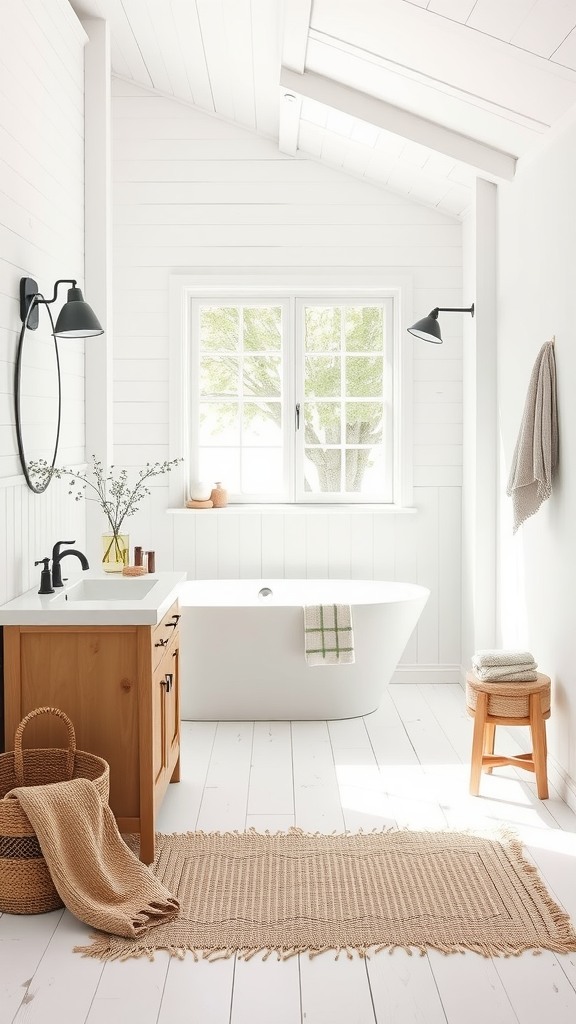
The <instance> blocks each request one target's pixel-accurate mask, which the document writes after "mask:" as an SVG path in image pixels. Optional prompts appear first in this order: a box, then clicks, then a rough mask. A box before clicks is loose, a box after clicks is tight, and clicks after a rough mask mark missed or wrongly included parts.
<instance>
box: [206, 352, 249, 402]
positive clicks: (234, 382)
mask: <svg viewBox="0 0 576 1024" xmlns="http://www.w3.org/2000/svg"><path fill="white" fill-rule="evenodd" d="M239 373H240V363H239V361H238V358H237V357H236V356H222V357H221V358H219V357H218V356H202V357H201V358H200V394H201V395H206V396H208V395H211V396H212V395H213V396H214V397H217V396H218V395H237V394H238V384H239Z"/></svg>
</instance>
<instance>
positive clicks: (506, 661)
mask: <svg viewBox="0 0 576 1024" xmlns="http://www.w3.org/2000/svg"><path fill="white" fill-rule="evenodd" d="M533 664H534V657H533V655H532V654H530V651H516V650H508V651H507V650H505V649H504V648H496V650H482V651H476V653H475V654H473V655H472V665H473V667H474V668H488V667H492V666H498V665H523V666H524V665H533Z"/></svg>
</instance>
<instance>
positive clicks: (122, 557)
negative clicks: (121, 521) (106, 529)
mask: <svg viewBox="0 0 576 1024" xmlns="http://www.w3.org/2000/svg"><path fill="white" fill-rule="evenodd" d="M129 551H130V538H129V535H128V534H127V533H103V534H102V568H103V569H104V572H122V569H123V568H124V566H125V565H128V559H129Z"/></svg>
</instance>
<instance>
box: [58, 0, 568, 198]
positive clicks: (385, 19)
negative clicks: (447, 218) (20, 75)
mask: <svg viewBox="0 0 576 1024" xmlns="http://www.w3.org/2000/svg"><path fill="white" fill-rule="evenodd" d="M71 2H72V6H73V8H74V9H75V11H76V12H77V14H78V15H79V16H80V17H81V18H84V17H96V18H105V19H106V20H107V21H108V22H109V25H110V33H111V45H112V69H113V73H114V74H115V75H118V76H119V77H122V78H125V79H128V80H130V81H133V82H136V83H138V84H140V85H142V86H145V87H147V88H152V89H155V90H157V91H158V92H160V93H161V94H163V95H167V96H173V97H175V98H176V99H178V100H181V101H183V102H185V103H190V104H192V105H194V106H197V107H200V108H201V109H202V110H205V111H207V112H210V113H215V114H217V115H219V116H220V117H224V118H227V119H229V120H233V121H235V122H237V123H238V124H240V125H242V126H244V127H246V128H249V129H251V130H252V131H254V132H257V133H259V134H263V135H266V136H269V137H272V138H274V139H277V140H278V145H279V147H280V149H281V150H282V151H283V152H285V153H290V154H293V155H294V156H296V155H297V154H298V153H302V154H306V155H309V156H313V157H315V158H317V159H318V160H321V161H323V162H325V163H326V164H328V165H329V166H331V167H337V168H340V169H342V170H344V171H346V172H348V173H349V174H352V175H354V176H356V177H360V178H364V179H366V180H368V181H370V183H372V184H376V185H380V186H383V187H386V188H390V189H393V190H394V191H396V192H400V193H404V194H408V195H410V196H411V198H413V199H414V200H416V201H419V202H423V203H426V204H427V205H432V206H436V207H438V208H439V209H441V210H443V211H444V212H447V213H451V214H455V215H457V216H461V215H463V214H464V213H465V212H466V210H467V208H468V206H469V203H470V198H471V186H472V184H473V181H474V178H475V175H476V174H481V175H482V176H484V177H487V178H489V179H491V180H493V181H499V180H510V179H511V178H512V177H513V176H514V171H515V162H516V159H517V158H518V157H519V156H522V155H524V154H527V153H529V152H530V150H532V149H534V147H536V146H538V145H540V144H541V141H542V139H543V137H544V136H545V135H546V133H547V132H548V131H549V130H550V128H551V127H552V126H553V125H555V124H556V123H557V122H558V121H559V120H560V119H561V118H563V117H564V116H569V115H568V111H569V110H570V108H571V107H573V106H574V105H575V104H576V0H353V2H352V0H71Z"/></svg>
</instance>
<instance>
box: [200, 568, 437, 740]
mask: <svg viewBox="0 0 576 1024" xmlns="http://www.w3.org/2000/svg"><path fill="white" fill-rule="evenodd" d="M429 594H430V591H429V590H427V589H426V588H425V587H420V586H416V585H415V584H411V583H379V582H375V581H372V580H369V581H364V580H263V579H262V580H195V581H190V582H188V583H183V584H182V585H181V589H180V604H181V609H180V610H181V614H182V617H181V620H180V627H181V631H180V640H181V642H180V679H181V715H182V718H183V719H186V720H198V721H246V720H247V721H257V720H264V721H269V720H294V719H304V720H314V719H336V718H355V717H357V716H359V715H366V714H368V713H369V712H371V711H374V710H375V709H376V708H377V707H378V705H379V703H380V701H381V699H382V694H383V692H384V688H385V687H386V686H387V685H388V683H389V681H390V677H391V675H392V673H393V671H394V669H395V668H396V665H397V664H398V661H399V659H400V656H401V654H402V651H403V650H404V648H405V646H406V644H407V642H408V639H409V637H410V634H411V633H412V630H413V629H414V627H415V625H416V623H417V621H418V618H419V616H420V613H421V611H422V609H423V608H424V605H425V604H426V601H427V600H428V597H429ZM333 603H336V604H350V605H351V606H352V621H353V629H354V648H355V662H354V664H353V665H326V666H325V665H320V666H313V667H311V666H309V665H308V664H307V663H306V660H305V657H304V612H303V606H304V605H308V604H333Z"/></svg>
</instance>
